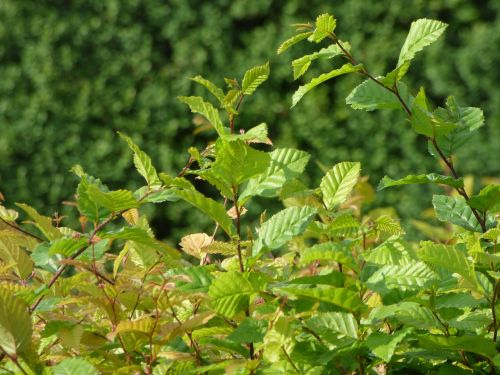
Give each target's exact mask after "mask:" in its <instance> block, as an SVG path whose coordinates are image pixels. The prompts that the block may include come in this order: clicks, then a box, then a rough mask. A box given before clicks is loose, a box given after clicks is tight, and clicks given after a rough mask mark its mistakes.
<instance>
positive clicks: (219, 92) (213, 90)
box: [191, 76, 224, 105]
mask: <svg viewBox="0 0 500 375" xmlns="http://www.w3.org/2000/svg"><path fill="white" fill-rule="evenodd" d="M191 80H193V81H194V82H196V83H199V84H200V85H202V86H203V87H205V88H206V89H207V90H208V91H210V93H212V95H213V96H215V97H216V98H217V100H218V101H219V103H220V104H221V105H222V104H223V102H224V91H222V90H221V89H220V88H219V87H217V86H216V85H215V84H214V83H212V82H210V81H209V80H208V79H205V78H203V77H202V76H196V77H193V78H191Z"/></svg>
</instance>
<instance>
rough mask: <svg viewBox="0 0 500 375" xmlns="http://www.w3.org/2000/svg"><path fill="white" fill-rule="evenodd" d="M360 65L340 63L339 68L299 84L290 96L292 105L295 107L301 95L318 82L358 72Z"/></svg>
mask: <svg viewBox="0 0 500 375" xmlns="http://www.w3.org/2000/svg"><path fill="white" fill-rule="evenodd" d="M362 67H363V66H362V65H356V66H353V65H352V64H350V63H347V64H344V65H342V67H341V68H339V69H334V70H332V71H330V72H328V73H324V74H321V75H320V76H318V77H316V78H313V79H312V80H311V81H310V82H309V83H306V84H305V85H304V86H300V87H299V88H298V90H297V91H295V93H294V94H293V97H292V107H291V108H293V107H295V105H296V104H297V103H298V102H299V101H300V100H301V99H302V97H303V96H304V95H305V94H307V93H308V92H309V91H311V90H312V89H313V88H315V87H316V86H318V85H319V84H320V83H323V82H325V81H327V80H329V79H331V78H334V77H337V76H340V75H342V74H347V73H353V72H358V71H360V70H361V69H362Z"/></svg>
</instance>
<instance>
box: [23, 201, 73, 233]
mask: <svg viewBox="0 0 500 375" xmlns="http://www.w3.org/2000/svg"><path fill="white" fill-rule="evenodd" d="M16 206H18V207H19V208H21V209H23V211H24V212H26V213H27V214H28V216H29V217H30V218H31V219H32V220H33V221H34V223H35V225H36V227H37V228H38V229H40V231H41V232H42V233H43V234H44V236H45V237H47V238H48V239H49V240H51V241H52V240H55V239H57V238H61V237H62V236H63V234H62V233H61V232H60V231H59V229H57V228H56V227H55V226H53V225H52V219H51V218H50V217H47V216H42V215H40V214H39V213H38V212H37V211H36V210H35V209H34V208H33V207H30V206H28V205H27V204H24V203H16Z"/></svg>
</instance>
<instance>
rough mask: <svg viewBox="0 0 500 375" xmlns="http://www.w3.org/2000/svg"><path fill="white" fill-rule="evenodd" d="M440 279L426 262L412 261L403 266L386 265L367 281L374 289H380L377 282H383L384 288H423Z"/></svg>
mask: <svg viewBox="0 0 500 375" xmlns="http://www.w3.org/2000/svg"><path fill="white" fill-rule="evenodd" d="M438 279H439V278H438V275H436V273H434V272H433V271H432V270H431V269H430V268H429V267H428V266H427V265H426V264H425V263H424V262H412V263H408V264H406V265H403V266H400V265H385V266H383V267H382V268H380V269H379V270H377V271H376V272H375V273H374V274H373V275H372V276H371V277H370V278H369V279H368V280H367V281H366V285H367V286H368V287H369V288H371V289H373V290H377V289H378V288H377V284H382V289H384V288H389V289H400V290H421V289H426V288H427V287H428V286H430V284H432V283H433V282H434V281H436V280H438Z"/></svg>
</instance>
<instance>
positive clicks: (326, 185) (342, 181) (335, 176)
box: [320, 161, 361, 210]
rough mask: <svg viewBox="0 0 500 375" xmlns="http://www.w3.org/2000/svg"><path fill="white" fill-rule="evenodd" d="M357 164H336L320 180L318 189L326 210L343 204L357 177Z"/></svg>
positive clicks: (358, 165)
mask: <svg viewBox="0 0 500 375" xmlns="http://www.w3.org/2000/svg"><path fill="white" fill-rule="evenodd" d="M360 168H361V167H360V164H359V163H358V162H347V161H346V162H342V163H338V164H336V165H335V166H334V167H333V168H332V169H331V170H329V171H328V172H327V173H326V175H325V176H324V177H323V179H322V180H321V184H320V189H321V193H322V194H323V202H324V203H325V206H326V208H327V209H328V210H332V209H333V208H334V207H335V206H336V205H338V204H340V203H342V202H344V201H345V200H346V198H347V196H348V195H349V194H350V193H351V191H352V189H353V188H354V185H356V182H357V180H358V177H359V172H360Z"/></svg>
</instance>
